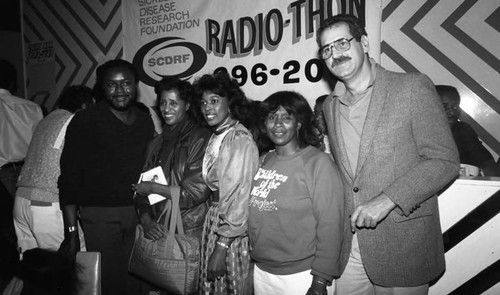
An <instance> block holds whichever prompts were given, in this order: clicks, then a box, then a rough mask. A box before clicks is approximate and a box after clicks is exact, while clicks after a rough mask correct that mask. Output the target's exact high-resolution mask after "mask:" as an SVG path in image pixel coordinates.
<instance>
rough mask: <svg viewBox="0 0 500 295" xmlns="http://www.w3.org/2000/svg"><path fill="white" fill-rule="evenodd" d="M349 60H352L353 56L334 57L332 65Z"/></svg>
mask: <svg viewBox="0 0 500 295" xmlns="http://www.w3.org/2000/svg"><path fill="white" fill-rule="evenodd" d="M348 60H351V58H350V57H349V56H341V57H338V58H334V59H333V61H332V65H334V66H336V65H338V64H340V63H343V62H344V61H348Z"/></svg>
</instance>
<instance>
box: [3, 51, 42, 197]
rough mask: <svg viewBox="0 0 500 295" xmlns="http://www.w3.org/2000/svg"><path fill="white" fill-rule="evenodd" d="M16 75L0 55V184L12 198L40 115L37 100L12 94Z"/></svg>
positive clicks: (9, 64)
mask: <svg viewBox="0 0 500 295" xmlns="http://www.w3.org/2000/svg"><path fill="white" fill-rule="evenodd" d="M16 77H17V71H16V68H15V67H14V66H13V65H12V64H11V63H10V62H8V61H6V60H3V59H0V138H1V140H0V186H1V185H3V186H4V188H5V189H6V190H7V191H8V193H9V195H10V197H12V198H13V197H14V193H15V190H16V181H17V176H18V175H19V172H20V171H21V167H22V161H23V160H24V157H25V156H26V152H27V151H28V145H29V143H30V141H31V136H32V135H33V132H34V131H35V128H36V125H37V124H38V122H40V120H42V118H43V114H42V110H41V108H40V106H39V105H38V104H36V103H34V102H31V101H29V100H26V99H23V98H20V97H17V96H14V93H15V92H16V90H17V80H16Z"/></svg>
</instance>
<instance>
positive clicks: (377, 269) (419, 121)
mask: <svg viewBox="0 0 500 295" xmlns="http://www.w3.org/2000/svg"><path fill="white" fill-rule="evenodd" d="M317 39H318V44H319V48H320V50H319V55H320V57H321V58H322V59H323V60H324V62H325V65H326V67H327V68H328V70H329V71H330V72H331V73H332V74H333V75H334V76H335V77H336V78H337V79H338V80H339V81H338V83H337V84H336V86H335V89H334V90H333V92H332V93H331V94H330V95H329V96H328V98H327V99H326V100H325V102H324V105H323V111H324V115H325V119H326V123H327V127H328V128H327V130H328V138H329V140H330V145H331V149H332V153H333V155H334V158H335V162H336V163H337V164H338V166H339V169H340V173H341V175H342V179H343V182H344V188H345V189H346V191H345V202H344V203H345V220H344V234H345V236H344V243H343V247H342V253H341V259H342V265H343V268H344V272H343V274H342V276H341V277H340V278H339V279H338V280H337V287H336V288H337V289H336V294H337V295H342V294H348V295H353V294H363V295H365V294H377V295H378V294H397V295H399V294H427V293H428V288H429V282H430V281H431V280H433V279H435V278H436V277H438V276H439V274H441V273H442V272H443V271H444V268H445V261H444V251H443V241H442V236H441V227H440V223H439V211H438V203H437V196H436V193H437V192H438V191H439V190H440V189H441V188H442V187H443V186H445V185H446V184H447V183H448V182H449V181H451V180H452V179H453V178H454V177H455V176H456V175H458V171H459V161H458V152H457V148H456V146H455V143H454V142H453V137H452V135H451V132H450V129H449V127H448V123H447V119H446V115H445V113H444V110H443V106H442V104H441V102H440V99H439V96H438V95H437V93H436V90H435V88H434V85H433V84H432V82H431V81H430V79H429V78H428V77H427V76H425V75H422V74H419V73H411V74H410V73H408V74H403V73H395V72H390V71H387V70H385V69H384V68H383V67H381V66H380V65H379V64H377V63H376V62H375V61H374V60H373V59H371V58H369V56H368V51H369V48H370V47H369V42H368V37H367V34H366V31H365V29H364V27H363V25H362V23H361V22H360V20H359V19H357V18H356V17H354V16H352V15H337V16H334V17H332V18H330V19H327V20H326V21H325V22H324V23H323V24H322V25H321V27H320V28H319V29H318V32H317Z"/></svg>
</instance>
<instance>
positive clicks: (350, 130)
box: [334, 59, 376, 175]
mask: <svg viewBox="0 0 500 295" xmlns="http://www.w3.org/2000/svg"><path fill="white" fill-rule="evenodd" d="M370 61H371V63H372V65H371V71H372V78H371V81H370V83H369V86H368V88H367V89H366V90H364V91H363V92H361V93H357V94H352V93H350V92H349V91H347V90H346V87H345V85H344V83H340V82H339V83H337V85H336V86H335V90H334V94H335V95H337V96H338V99H339V101H340V109H339V111H340V130H341V134H342V138H343V139H344V145H345V149H346V151H347V157H348V159H349V164H350V167H351V172H352V175H354V174H355V173H356V166H357V164H358V155H359V145H360V143H361V135H362V132H363V126H364V124H365V120H366V114H367V113H368V108H369V106H370V101H371V95H372V91H373V87H372V86H373V82H374V81H375V74H376V63H375V61H374V60H373V59H370Z"/></svg>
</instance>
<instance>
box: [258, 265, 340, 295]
mask: <svg viewBox="0 0 500 295" xmlns="http://www.w3.org/2000/svg"><path fill="white" fill-rule="evenodd" d="M312 279H313V276H312V275H311V270H306V271H303V272H299V273H294V274H291V275H275V274H271V273H268V272H266V271H263V270H262V269H260V268H259V267H258V266H257V265H255V268H254V277H253V284H254V294H255V295H270V294H273V295H305V294H306V293H307V290H308V289H309V287H310V286H311V283H312ZM334 287H335V281H333V283H332V285H331V286H328V287H327V292H328V293H327V294H328V295H333V290H334Z"/></svg>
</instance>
